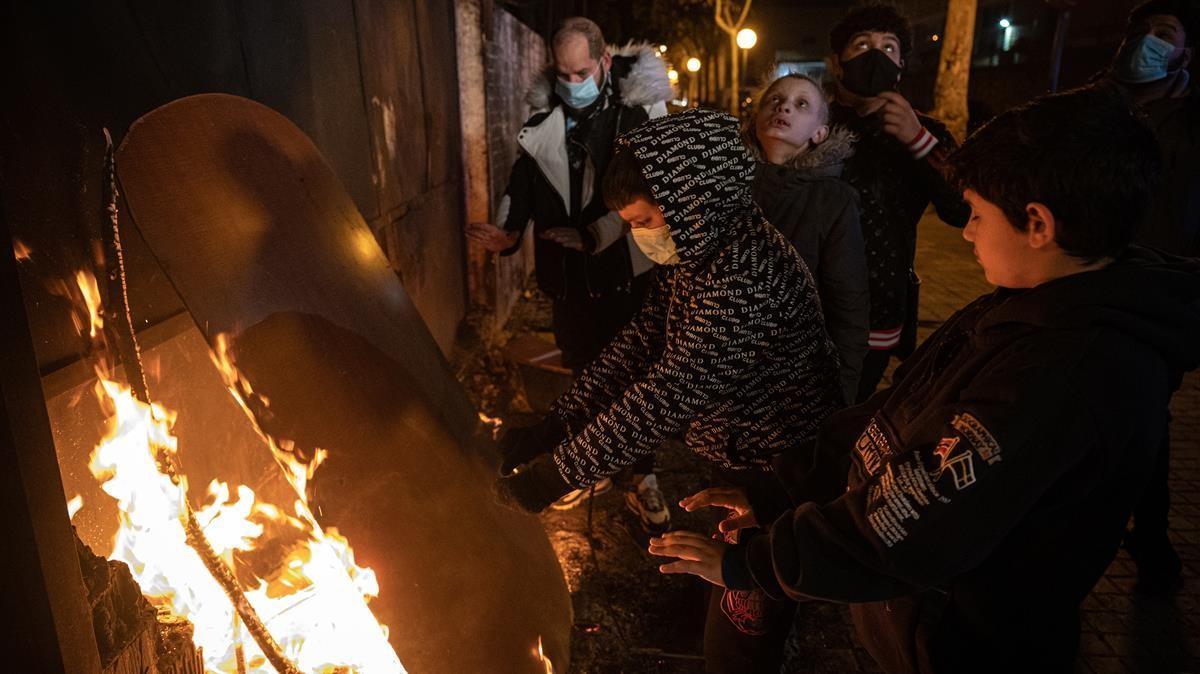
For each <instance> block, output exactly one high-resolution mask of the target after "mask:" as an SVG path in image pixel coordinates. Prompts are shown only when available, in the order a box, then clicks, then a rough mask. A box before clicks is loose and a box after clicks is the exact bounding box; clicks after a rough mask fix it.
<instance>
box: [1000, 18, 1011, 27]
mask: <svg viewBox="0 0 1200 674" xmlns="http://www.w3.org/2000/svg"><path fill="white" fill-rule="evenodd" d="M1011 25H1012V21H1009V20H1008V19H1000V27H1001V28H1008V27H1009V26H1011Z"/></svg>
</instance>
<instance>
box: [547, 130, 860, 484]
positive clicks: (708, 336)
mask: <svg viewBox="0 0 1200 674" xmlns="http://www.w3.org/2000/svg"><path fill="white" fill-rule="evenodd" d="M618 143H619V144H623V145H626V146H628V147H630V148H631V149H632V151H633V152H634V154H635V156H636V157H637V158H638V160H639V163H640V164H641V167H642V174H643V175H644V176H645V178H646V181H647V183H648V184H649V186H650V188H651V191H652V192H653V194H654V197H655V199H656V200H657V202H658V204H659V206H660V207H661V208H662V211H663V216H664V217H665V219H666V222H667V226H668V227H670V230H671V237H672V238H673V239H674V241H675V245H676V249H677V253H678V255H679V258H680V261H679V263H678V264H675V265H670V266H663V267H660V268H659V269H658V270H657V277H656V279H655V280H654V283H653V286H652V288H651V291H650V293H649V296H648V297H647V299H646V302H645V304H644V306H643V308H642V310H641V312H640V313H639V314H638V315H637V316H635V317H634V319H633V320H632V321H631V322H630V324H629V325H627V326H626V327H625V329H624V330H623V331H622V332H621V333H620V334H618V335H617V337H616V338H615V339H614V340H613V341H612V343H611V344H609V346H608V347H607V348H606V349H605V350H604V351H603V352H602V353H601V354H600V356H599V357H597V358H596V360H595V361H593V362H592V364H591V365H590V366H588V368H587V369H585V370H584V371H583V373H582V374H581V375H580V377H579V378H578V379H577V380H576V382H575V384H574V385H573V386H572V388H571V390H569V391H568V392H567V393H566V394H564V395H563V396H562V397H561V398H559V400H558V401H557V402H556V403H555V404H554V406H553V410H552V412H553V413H554V414H555V415H556V416H558V418H559V419H560V420H562V421H563V423H564V425H565V427H566V429H567V439H566V440H564V441H563V442H561V443H560V444H559V445H558V446H557V447H556V448H555V449H554V452H553V457H554V462H555V464H556V466H557V467H558V470H559V473H560V474H561V475H562V477H563V479H564V480H566V482H567V483H569V484H571V485H572V486H575V487H584V486H587V485H590V484H593V483H595V482H597V481H598V480H600V479H601V478H603V477H605V476H608V475H611V474H612V473H615V472H617V471H618V470H620V469H621V468H622V467H623V466H627V465H629V464H631V463H633V462H634V461H635V460H636V459H637V458H638V457H641V456H645V455H646V454H648V453H651V452H653V451H655V450H656V449H657V448H658V447H659V445H660V444H661V443H662V442H663V441H664V440H665V439H666V438H667V437H669V436H671V435H674V434H677V433H679V432H681V431H684V432H685V440H686V443H687V446H688V448H689V449H691V450H692V451H694V452H696V453H698V454H700V455H702V456H704V457H706V458H708V459H710V460H712V461H714V462H716V463H718V464H719V465H721V466H722V467H723V468H726V469H732V470H739V469H758V470H760V471H766V470H769V469H770V466H771V460H772V457H774V456H775V455H777V454H780V453H783V452H787V451H788V450H790V449H792V448H795V447H797V446H799V445H800V444H801V443H802V442H803V441H804V440H806V439H808V438H810V437H813V436H815V434H816V430H817V427H818V425H819V424H820V423H821V421H822V420H824V419H825V417H826V416H828V415H829V413H830V412H832V411H833V410H834V409H835V408H836V407H837V406H838V401H839V399H840V393H839V388H838V369H837V368H838V361H837V356H836V353H835V350H834V347H833V344H832V343H831V342H830V340H829V338H828V336H827V335H826V333H825V328H824V324H823V322H822V318H821V307H820V304H819V303H818V300H817V294H816V287H815V284H814V282H813V278H812V276H811V275H810V274H809V271H808V268H807V267H806V266H805V265H804V262H803V261H802V260H801V258H800V256H799V255H798V254H797V253H796V251H795V249H794V248H793V247H792V245H791V244H790V243H788V241H787V240H786V239H785V238H784V237H783V236H782V235H781V234H780V233H779V232H778V231H776V230H775V228H774V227H772V226H771V225H769V224H768V223H767V221H766V220H765V218H763V216H762V214H761V213H760V212H759V210H758V208H757V207H756V206H755V205H754V202H753V201H752V199H751V191H750V185H751V180H752V178H753V175H754V161H753V160H752V159H751V158H750V156H749V154H748V153H747V151H746V149H745V146H744V145H743V144H742V142H741V138H740V137H739V134H738V128H737V123H736V121H735V120H734V119H733V118H732V117H730V116H728V115H725V114H721V113H716V112H712V111H701V110H690V111H687V112H684V113H681V114H678V115H671V116H668V117H663V118H660V119H655V120H651V121H649V122H647V123H645V124H643V125H641V126H639V127H638V128H637V129H635V130H633V131H631V132H630V133H628V134H626V135H624V136H622V137H621V138H620V139H619V140H618Z"/></svg>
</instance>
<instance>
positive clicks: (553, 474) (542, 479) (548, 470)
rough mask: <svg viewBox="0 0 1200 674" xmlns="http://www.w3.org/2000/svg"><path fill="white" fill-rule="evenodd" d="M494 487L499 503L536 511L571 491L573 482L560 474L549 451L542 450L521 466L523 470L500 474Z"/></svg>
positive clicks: (528, 511)
mask: <svg viewBox="0 0 1200 674" xmlns="http://www.w3.org/2000/svg"><path fill="white" fill-rule="evenodd" d="M495 490H496V502H497V503H499V504H500V505H503V506H506V507H508V508H512V509H513V510H521V511H524V512H527V513H534V514H537V513H540V512H542V511H543V510H545V509H546V508H547V507H548V506H549V505H550V504H551V503H554V502H555V501H557V500H558V499H560V498H562V496H563V494H566V493H567V492H569V491H571V485H569V484H567V483H566V481H565V480H563V479H562V476H561V475H559V474H558V467H557V466H555V465H554V460H553V459H551V458H550V455H549V454H543V455H541V456H539V457H537V458H536V459H534V460H533V461H530V462H529V463H528V464H526V465H525V466H522V468H521V470H520V472H517V473H513V474H511V475H504V476H501V477H500V478H498V479H497V480H496V484H495Z"/></svg>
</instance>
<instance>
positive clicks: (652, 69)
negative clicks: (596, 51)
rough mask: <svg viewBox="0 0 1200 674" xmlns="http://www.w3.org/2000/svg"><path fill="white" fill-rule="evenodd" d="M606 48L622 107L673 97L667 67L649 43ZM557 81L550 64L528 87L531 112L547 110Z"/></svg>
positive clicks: (527, 95)
mask: <svg viewBox="0 0 1200 674" xmlns="http://www.w3.org/2000/svg"><path fill="white" fill-rule="evenodd" d="M608 49H609V51H610V52H611V53H612V59H613V63H612V67H611V69H610V70H609V76H610V77H611V78H612V80H613V88H614V90H615V92H616V94H617V96H618V97H619V98H620V100H621V103H622V104H623V105H627V106H635V105H654V104H655V103H661V102H663V101H668V100H670V99H672V98H674V97H675V91H674V88H673V87H672V86H671V80H670V78H669V77H667V64H666V62H664V61H663V60H662V58H660V57H659V55H658V50H657V49H655V48H654V46H653V45H651V44H650V43H649V42H637V43H634V42H630V43H628V44H626V45H625V46H624V47H618V46H616V45H609V47H608ZM556 78H557V74H556V72H555V70H554V66H553V64H551V65H548V66H546V67H545V68H543V69H542V71H541V72H540V73H539V74H538V76H537V77H535V78H534V80H533V82H532V83H531V84H530V85H529V90H528V91H527V92H526V94H525V102H526V103H528V104H529V105H530V107H532V108H533V109H534V110H544V109H546V108H548V107H550V101H551V99H552V98H553V94H554V80H555V79H556Z"/></svg>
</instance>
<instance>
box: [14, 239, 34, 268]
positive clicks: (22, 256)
mask: <svg viewBox="0 0 1200 674" xmlns="http://www.w3.org/2000/svg"><path fill="white" fill-rule="evenodd" d="M12 241H13V257H15V258H16V259H17V262H28V261H29V259H30V256H31V255H32V254H33V251H32V250H30V249H29V246H26V245H25V242H24V241H22V240H20V239H13V240H12Z"/></svg>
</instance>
